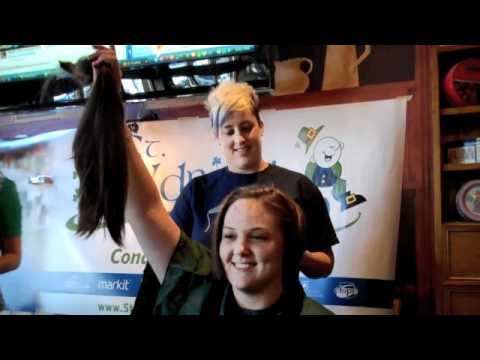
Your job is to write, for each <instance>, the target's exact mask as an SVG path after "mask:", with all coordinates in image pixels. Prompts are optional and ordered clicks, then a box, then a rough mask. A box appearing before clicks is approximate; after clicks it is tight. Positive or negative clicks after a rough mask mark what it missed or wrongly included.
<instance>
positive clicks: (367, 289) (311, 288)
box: [300, 276, 394, 309]
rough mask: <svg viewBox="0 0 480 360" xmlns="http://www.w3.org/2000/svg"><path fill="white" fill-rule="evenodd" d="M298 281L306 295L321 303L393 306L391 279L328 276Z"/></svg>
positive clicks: (379, 306) (305, 278)
mask: <svg viewBox="0 0 480 360" xmlns="http://www.w3.org/2000/svg"><path fill="white" fill-rule="evenodd" d="M300 282H301V284H302V286H303V288H304V290H305V293H306V294H307V296H308V297H310V298H312V299H313V300H315V301H318V302H319V303H320V304H323V305H343V306H361V307H372V308H385V309H390V308H392V306H393V284H394V281H392V280H379V279H360V278H343V277H342V278H340V277H328V278H324V279H309V278H307V277H304V276H301V277H300Z"/></svg>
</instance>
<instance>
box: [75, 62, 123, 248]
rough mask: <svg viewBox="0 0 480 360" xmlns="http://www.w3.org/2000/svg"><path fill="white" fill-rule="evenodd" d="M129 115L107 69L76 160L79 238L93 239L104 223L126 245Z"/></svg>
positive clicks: (79, 137)
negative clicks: (102, 222) (125, 114)
mask: <svg viewBox="0 0 480 360" xmlns="http://www.w3.org/2000/svg"><path fill="white" fill-rule="evenodd" d="M125 142H126V139H125V133H124V111H123V104H122V99H121V96H120V93H119V91H118V84H117V81H116V79H115V77H114V75H113V73H112V70H111V68H110V67H109V65H108V64H102V66H101V67H100V68H99V69H98V76H97V80H96V81H95V84H94V86H93V89H92V92H91V94H90V96H89V98H88V100H87V103H86V105H85V110H84V112H83V114H82V117H81V119H80V122H79V125H78V128H77V132H76V134H75V138H74V140H73V149H72V150H73V158H74V163H75V169H76V170H77V173H78V177H79V179H80V197H79V205H78V213H79V215H78V218H79V219H78V229H77V234H80V235H86V236H90V235H92V233H93V232H94V231H95V229H97V228H98V226H99V225H100V222H101V220H102V219H103V220H104V222H105V223H106V226H107V228H108V231H109V233H110V235H111V237H112V238H113V240H114V241H115V243H116V244H118V245H121V244H122V236H123V232H124V224H125V205H126V200H127V189H128V168H127V154H126V143H125Z"/></svg>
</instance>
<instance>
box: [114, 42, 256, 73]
mask: <svg viewBox="0 0 480 360" xmlns="http://www.w3.org/2000/svg"><path fill="white" fill-rule="evenodd" d="M114 47H115V52H116V54H117V58H118V60H119V62H120V64H121V65H122V66H123V67H130V68H132V67H142V66H148V65H153V64H162V63H169V62H177V61H194V60H202V59H211V58H217V57H226V56H235V55H241V54H248V53H252V52H254V51H255V50H256V46H255V45H114Z"/></svg>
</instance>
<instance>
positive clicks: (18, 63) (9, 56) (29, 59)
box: [0, 45, 95, 82]
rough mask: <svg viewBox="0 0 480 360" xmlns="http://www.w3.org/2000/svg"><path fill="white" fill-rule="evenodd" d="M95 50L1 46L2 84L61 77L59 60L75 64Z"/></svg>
mask: <svg viewBox="0 0 480 360" xmlns="http://www.w3.org/2000/svg"><path fill="white" fill-rule="evenodd" d="M94 51H95V50H94V49H93V48H92V46H91V45H0V82H15V81H23V80H36V79H43V78H47V77H49V76H52V75H61V74H62V73H65V71H64V70H62V69H61V68H60V66H59V61H65V62H76V61H77V60H78V59H79V58H80V57H82V56H87V55H90V54H92V53H93V52H94Z"/></svg>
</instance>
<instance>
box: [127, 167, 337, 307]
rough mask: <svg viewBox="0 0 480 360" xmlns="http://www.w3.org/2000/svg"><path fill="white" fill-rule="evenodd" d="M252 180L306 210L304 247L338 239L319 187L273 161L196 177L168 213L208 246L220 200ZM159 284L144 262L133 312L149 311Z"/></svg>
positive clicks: (317, 246)
mask: <svg viewBox="0 0 480 360" xmlns="http://www.w3.org/2000/svg"><path fill="white" fill-rule="evenodd" d="M252 184H262V185H272V186H275V187H277V188H278V189H280V190H282V191H284V192H285V193H287V194H289V195H290V196H291V197H292V198H293V199H294V200H295V201H296V202H297V203H298V205H300V207H301V208H302V210H303V212H304V214H305V222H306V248H307V250H309V251H321V250H325V249H328V248H330V247H331V246H333V245H335V244H337V243H338V239H337V236H336V234H335V230H334V228H333V225H332V223H331V221H330V217H329V215H328V210H327V207H326V205H325V201H324V199H323V196H322V194H321V192H320V190H318V188H317V187H316V186H315V185H314V184H313V183H312V182H311V181H310V180H309V179H308V178H307V177H306V176H304V175H302V174H299V173H297V172H294V171H291V170H288V169H285V168H282V167H279V166H276V165H269V166H268V167H267V168H266V169H265V170H263V171H260V172H257V173H254V174H237V173H233V172H231V171H229V170H228V168H227V167H224V168H222V169H219V170H216V171H213V172H211V173H209V174H205V175H202V176H199V177H196V178H194V179H192V181H190V182H189V183H188V185H187V186H186V187H185V189H184V190H183V191H182V193H181V194H180V196H179V198H178V199H177V201H176V202H175V206H174V208H173V210H172V212H171V216H172V218H173V220H174V221H175V222H176V223H177V225H178V226H179V227H180V228H181V229H182V230H183V231H184V232H185V233H186V234H187V235H188V236H189V237H191V238H192V239H193V240H196V241H200V242H201V243H203V244H204V245H206V246H209V244H210V236H211V230H212V227H213V220H214V218H215V216H216V214H217V213H218V211H219V205H220V203H221V202H222V200H223V199H224V198H225V197H226V196H227V195H228V194H229V193H230V192H232V191H233V190H234V189H236V188H238V187H240V186H247V185H252ZM158 287H159V282H158V280H157V278H156V276H155V274H154V272H153V270H152V268H151V267H150V264H148V263H147V266H146V268H145V271H144V275H143V281H142V285H141V286H140V290H139V292H138V295H137V299H136V301H135V306H134V308H133V311H132V314H136V315H141V314H145V315H148V314H151V313H152V309H153V305H154V303H155V299H156V295H157V293H158Z"/></svg>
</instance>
